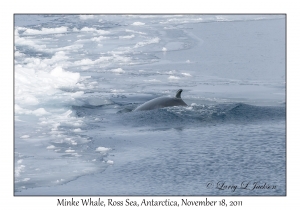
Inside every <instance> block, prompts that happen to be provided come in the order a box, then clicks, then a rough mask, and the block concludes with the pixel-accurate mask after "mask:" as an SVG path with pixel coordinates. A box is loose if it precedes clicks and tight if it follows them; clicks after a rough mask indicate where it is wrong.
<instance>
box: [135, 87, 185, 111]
mask: <svg viewBox="0 0 300 210" xmlns="http://www.w3.org/2000/svg"><path fill="white" fill-rule="evenodd" d="M181 92H182V89H179V90H178V91H177V93H176V95H175V97H158V98H154V99H152V100H150V101H147V102H145V103H144V104H142V105H140V106H138V107H137V108H136V109H135V110H133V111H143V110H151V109H159V108H164V107H169V106H187V104H186V103H185V102H184V101H183V100H182V99H181Z"/></svg>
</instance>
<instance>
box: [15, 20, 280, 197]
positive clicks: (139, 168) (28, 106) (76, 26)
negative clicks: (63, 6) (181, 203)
mask: <svg viewBox="0 0 300 210" xmlns="http://www.w3.org/2000/svg"><path fill="white" fill-rule="evenodd" d="M285 21H286V20H285V16H284V15H15V16H14V24H15V27H14V30H15V32H14V35H15V36H14V61H15V63H14V104H15V107H14V116H15V120H14V190H15V194H16V195H285V194H286V101H285V99H286V97H285V96H286V95H285V94H286V83H285V81H286V79H285V78H286V74H285V72H286V71H285V70H286V69H285V62H286V60H285V59H286V57H285V48H286V46H285V40H286V37H285V27H286V25H285V23H286V22H285ZM178 89H183V92H182V94H181V97H182V99H183V100H184V101H185V102H186V103H187V104H188V106H187V107H166V108H162V109H156V110H149V111H139V112H133V111H132V110H133V109H135V108H136V107H137V106H138V105H140V104H142V103H144V102H146V101H148V100H151V99H153V98H155V97H160V96H169V97H174V96H175V94H176V91H177V90H178Z"/></svg>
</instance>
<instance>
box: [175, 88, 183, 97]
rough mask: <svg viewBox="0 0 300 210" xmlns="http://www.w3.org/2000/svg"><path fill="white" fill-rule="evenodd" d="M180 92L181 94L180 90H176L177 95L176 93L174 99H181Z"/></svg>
mask: <svg viewBox="0 0 300 210" xmlns="http://www.w3.org/2000/svg"><path fill="white" fill-rule="evenodd" d="M181 92H182V89H179V90H177V93H176V96H175V97H176V98H181Z"/></svg>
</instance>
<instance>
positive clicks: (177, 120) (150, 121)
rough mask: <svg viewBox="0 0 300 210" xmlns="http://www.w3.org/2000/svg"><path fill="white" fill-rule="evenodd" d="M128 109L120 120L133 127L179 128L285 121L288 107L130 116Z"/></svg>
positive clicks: (170, 110)
mask: <svg viewBox="0 0 300 210" xmlns="http://www.w3.org/2000/svg"><path fill="white" fill-rule="evenodd" d="M130 110H132V106H131V107H129V106H128V107H125V108H123V109H122V110H120V111H119V112H118V113H119V114H121V115H120V120H121V121H122V122H126V124H127V125H128V124H131V125H132V126H138V127H139V126H151V127H174V126H175V127H177V126H193V125H195V126H199V125H207V124H220V123H244V124H245V123H254V122H256V121H270V120H271V121H272V120H285V117H286V110H285V106H278V107H275V106H253V105H249V104H244V103H234V104H217V105H193V106H188V107H166V108H163V109H155V110H149V111H141V112H129V111H130Z"/></svg>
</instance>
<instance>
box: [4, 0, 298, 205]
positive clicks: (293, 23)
mask: <svg viewBox="0 0 300 210" xmlns="http://www.w3.org/2000/svg"><path fill="white" fill-rule="evenodd" d="M104 2H105V3H104ZM291 2H295V3H290V2H287V1H262V0H251V1H250V0H243V1H241V0H231V1H225V0H211V1H199V0H198V1H196V0H195V1H192V0H184V1H172V2H171V1H165V2H162V1H161V0H151V1H141V0H123V1H122V0H109V1H99V0H84V1H80V2H79V1H63V0H51V1H34V0H27V1H24V0H23V1H22V0H14V1H8V0H4V1H2V2H1V13H0V14H1V18H0V21H1V22H0V23H1V24H0V26H1V29H2V30H1V36H0V37H1V39H0V41H1V50H0V52H1V54H0V58H1V65H0V72H1V77H0V78H1V82H0V84H1V88H0V90H1V96H2V97H1V98H2V100H1V115H0V116H2V122H1V131H2V132H1V133H2V135H1V138H0V141H1V144H0V145H1V146H2V147H1V153H0V160H1V179H0V180H1V182H0V189H1V190H0V191H1V196H0V197H1V205H3V206H4V207H9V208H10V209H16V208H18V207H19V208H22V209H23V208H27V207H29V208H30V209H32V210H34V209H53V208H55V207H56V202H57V197H14V196H13V161H12V159H13V14H14V13H286V14H287V43H288V47H287V49H288V51H287V68H288V70H287V81H288V84H287V89H288V92H287V106H288V108H287V119H288V121H287V125H288V128H287V152H288V154H287V160H288V164H287V172H288V173H287V175H288V177H287V184H288V185H287V196H286V197H209V198H210V200H217V199H218V200H220V199H222V198H225V199H226V200H229V199H232V200H242V201H243V209H253V208H258V209H262V208H265V207H269V208H270V209H271V208H272V209H273V208H275V209H276V208H280V209H286V208H289V207H292V206H293V207H295V206H299V202H297V201H298V200H299V199H298V196H297V194H299V188H298V186H299V181H298V180H297V177H300V176H299V168H298V167H297V166H298V165H299V161H298V160H299V153H298V151H299V143H298V141H299V139H298V138H297V136H296V135H297V130H299V125H298V123H297V119H298V118H299V117H298V116H299V111H298V110H299V108H298V107H299V99H298V98H299V91H300V90H299V89H298V88H297V87H298V84H299V80H298V78H299V77H297V76H298V75H299V73H298V72H299V60H300V57H299V55H298V54H296V52H297V49H299V47H300V46H299V37H300V36H299V15H298V13H299V10H298V9H297V8H299V7H297V4H296V2H297V1H291ZM77 198H78V197H77ZM107 198H108V197H104V199H105V200H107ZM116 198H120V197H116ZM147 198H149V197H147ZM153 198H154V199H155V198H157V197H153ZM161 198H162V197H161ZM174 198H175V199H176V198H177V197H174ZM185 198H191V200H197V199H201V200H202V199H205V197H185ZM78 199H79V198H78ZM122 199H126V197H122ZM130 199H131V200H134V199H136V200H142V197H130ZM178 200H180V199H179V197H178ZM76 208H77V209H83V208H84V209H86V208H88V207H76ZM93 208H94V209H95V208H101V207H93ZM123 208H126V207H123ZM123 208H122V209H123ZM198 208H201V207H198ZM210 208H212V207H210ZM235 208H238V207H235ZM298 208H299V207H298ZM3 209H7V208H3ZM105 209H110V208H107V207H106V208H105ZM139 209H141V208H139ZM168 209H171V208H168ZM172 209H174V208H172ZM180 209H181V208H180ZM213 209H215V208H213ZM292 209H297V207H296V208H292Z"/></svg>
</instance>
